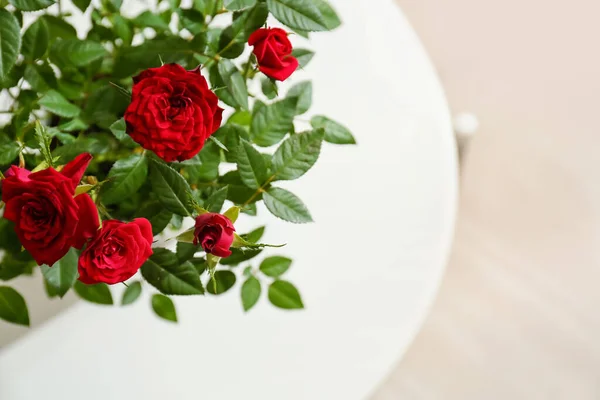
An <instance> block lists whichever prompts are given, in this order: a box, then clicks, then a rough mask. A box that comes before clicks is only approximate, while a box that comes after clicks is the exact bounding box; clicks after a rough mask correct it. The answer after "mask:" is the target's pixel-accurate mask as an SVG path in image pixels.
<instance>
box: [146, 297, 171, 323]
mask: <svg viewBox="0 0 600 400" xmlns="http://www.w3.org/2000/svg"><path fill="white" fill-rule="evenodd" d="M152 309H153V310H154V312H155V313H156V315H158V316H159V317H161V318H163V319H166V320H167V321H172V322H177V312H176V311H175V304H173V300H171V299H170V298H168V297H167V296H164V295H162V294H158V293H157V294H154V295H152Z"/></svg>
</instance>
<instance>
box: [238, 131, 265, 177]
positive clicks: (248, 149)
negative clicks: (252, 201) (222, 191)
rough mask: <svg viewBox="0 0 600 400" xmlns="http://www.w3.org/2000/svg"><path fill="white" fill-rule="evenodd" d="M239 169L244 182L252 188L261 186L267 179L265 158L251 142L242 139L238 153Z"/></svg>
mask: <svg viewBox="0 0 600 400" xmlns="http://www.w3.org/2000/svg"><path fill="white" fill-rule="evenodd" d="M237 165H238V171H239V172H240V177H241V179H242V182H244V184H245V185H246V186H248V187H249V188H252V189H258V188H260V187H261V186H262V185H263V184H264V183H265V182H266V180H267V166H266V164H265V160H264V158H263V156H262V154H260V153H259V152H258V150H256V149H255V148H254V147H253V146H252V145H251V144H250V143H248V142H246V141H245V140H242V141H241V143H240V146H239V147H238V153H237Z"/></svg>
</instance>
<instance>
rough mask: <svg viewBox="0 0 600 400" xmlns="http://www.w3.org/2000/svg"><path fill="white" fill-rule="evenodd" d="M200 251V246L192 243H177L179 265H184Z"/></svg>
mask: <svg viewBox="0 0 600 400" xmlns="http://www.w3.org/2000/svg"><path fill="white" fill-rule="evenodd" d="M199 251H202V248H201V247H200V245H198V246H196V245H194V244H193V243H185V242H177V259H178V260H179V262H180V263H184V262H186V261H188V260H190V259H192V258H193V257H194V254H196V253H197V252H199Z"/></svg>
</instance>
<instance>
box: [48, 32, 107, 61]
mask: <svg viewBox="0 0 600 400" xmlns="http://www.w3.org/2000/svg"><path fill="white" fill-rule="evenodd" d="M106 54H107V52H106V49H105V48H104V47H103V46H102V45H101V44H100V43H97V42H92V41H90V40H86V41H83V40H78V39H66V40H59V41H57V42H56V43H54V45H53V46H52V51H51V53H50V58H51V59H52V61H54V62H55V63H56V64H57V65H59V66H74V67H83V66H86V65H89V64H90V63H91V62H92V61H95V60H97V59H99V58H102V57H104V56H105V55H106Z"/></svg>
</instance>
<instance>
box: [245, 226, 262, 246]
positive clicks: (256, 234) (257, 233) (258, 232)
mask: <svg viewBox="0 0 600 400" xmlns="http://www.w3.org/2000/svg"><path fill="white" fill-rule="evenodd" d="M264 234H265V227H264V226H261V227H259V228H256V229H255V230H253V231H252V232H249V233H246V234H245V235H241V236H242V238H244V239H245V240H247V241H249V242H250V243H258V241H259V240H260V238H262V237H263V235H264Z"/></svg>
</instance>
